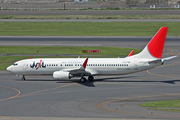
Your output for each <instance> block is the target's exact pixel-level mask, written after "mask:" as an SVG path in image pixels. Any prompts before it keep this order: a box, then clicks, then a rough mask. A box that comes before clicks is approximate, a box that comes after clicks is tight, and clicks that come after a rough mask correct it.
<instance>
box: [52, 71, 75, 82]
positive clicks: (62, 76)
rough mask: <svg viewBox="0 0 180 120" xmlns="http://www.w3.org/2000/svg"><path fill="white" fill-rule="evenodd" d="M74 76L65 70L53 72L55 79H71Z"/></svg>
mask: <svg viewBox="0 0 180 120" xmlns="http://www.w3.org/2000/svg"><path fill="white" fill-rule="evenodd" d="M72 77H73V76H72V75H71V74H70V73H69V72H63V71H55V72H54V73H53V78H54V79H59V80H69V79H71V78H72Z"/></svg>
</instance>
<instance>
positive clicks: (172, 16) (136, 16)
mask: <svg viewBox="0 0 180 120" xmlns="http://www.w3.org/2000/svg"><path fill="white" fill-rule="evenodd" d="M0 19H180V15H178V14H148V15H147V14H132V15H0Z"/></svg>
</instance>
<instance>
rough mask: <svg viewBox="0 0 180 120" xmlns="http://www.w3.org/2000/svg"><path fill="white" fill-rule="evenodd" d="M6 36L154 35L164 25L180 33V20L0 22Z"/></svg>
mask: <svg viewBox="0 0 180 120" xmlns="http://www.w3.org/2000/svg"><path fill="white" fill-rule="evenodd" d="M0 26H1V27H0V35H5V36H8V35H10V36H153V35H154V34H155V33H156V32H157V30H159V28H160V27H162V26H167V27H169V30H168V36H179V35H180V32H179V31H180V24H179V22H108V23H107V22H105V23H104V22H0Z"/></svg>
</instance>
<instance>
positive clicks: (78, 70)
mask: <svg viewBox="0 0 180 120" xmlns="http://www.w3.org/2000/svg"><path fill="white" fill-rule="evenodd" d="M167 31H168V27H161V28H160V29H159V31H158V32H157V33H156V34H155V35H154V37H153V38H152V39H151V40H150V42H149V43H148V44H147V45H146V46H145V48H144V49H143V50H142V51H141V52H140V53H138V54H135V55H132V54H133V51H132V52H131V53H130V54H129V55H128V56H127V57H125V58H35V59H24V60H20V61H17V62H15V63H14V64H13V65H11V66H9V67H7V71H10V72H12V73H15V74H19V75H22V80H25V75H52V76H53V78H54V79H56V80H70V79H71V78H73V77H80V82H85V81H86V80H87V79H86V77H85V76H88V80H89V81H94V76H97V75H125V74H130V73H136V72H140V71H144V70H147V69H151V68H154V67H157V66H160V65H163V63H164V61H166V60H170V59H172V58H175V57H177V56H171V57H167V58H161V56H162V52H163V48H164V43H165V39H166V34H167Z"/></svg>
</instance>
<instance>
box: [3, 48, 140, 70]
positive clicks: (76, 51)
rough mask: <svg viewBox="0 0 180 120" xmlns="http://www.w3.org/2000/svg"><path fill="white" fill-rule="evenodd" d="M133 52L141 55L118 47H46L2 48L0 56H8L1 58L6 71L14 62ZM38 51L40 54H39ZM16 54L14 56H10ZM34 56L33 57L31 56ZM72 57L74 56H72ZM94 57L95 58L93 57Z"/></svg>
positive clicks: (125, 54) (96, 56) (110, 56)
mask: <svg viewBox="0 0 180 120" xmlns="http://www.w3.org/2000/svg"><path fill="white" fill-rule="evenodd" d="M82 50H101V53H82ZM131 50H135V51H134V54H137V53H139V52H140V51H141V50H140V49H135V48H116V47H46V46H1V47H0V54H1V55H2V54H3V55H5V54H7V55H6V56H0V70H6V68H7V67H8V66H9V65H11V64H13V63H14V62H16V61H18V60H22V59H29V58H30V57H33V58H77V57H78V56H81V55H87V56H81V57H82V58H87V57H88V58H116V57H125V56H127V55H128V54H129V53H130V51H131ZM37 51H38V52H37ZM10 54H14V56H8V55H10ZM16 54H18V55H19V54H22V55H26V54H28V55H29V56H28V55H27V56H15V55H16ZM31 54H32V56H31ZM34 54H35V55H38V54H41V55H42V54H45V55H46V54H48V55H51V54H52V55H55V54H61V56H48V57H47V56H33V55H34ZM63 55H64V56H63ZM70 55H72V56H70ZM93 55H94V56H93Z"/></svg>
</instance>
